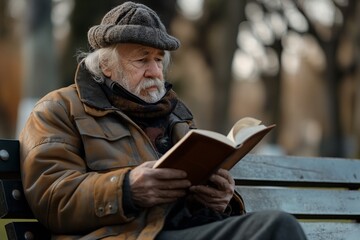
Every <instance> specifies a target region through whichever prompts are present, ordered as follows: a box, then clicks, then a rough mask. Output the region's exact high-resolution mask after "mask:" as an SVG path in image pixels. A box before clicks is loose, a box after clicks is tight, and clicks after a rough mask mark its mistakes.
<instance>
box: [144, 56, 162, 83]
mask: <svg viewBox="0 0 360 240" xmlns="http://www.w3.org/2000/svg"><path fill="white" fill-rule="evenodd" d="M162 70H163V69H162V63H161V62H158V61H156V60H152V61H149V62H148V63H147V66H146V70H145V73H144V76H145V77H146V78H160V79H161V77H162Z"/></svg>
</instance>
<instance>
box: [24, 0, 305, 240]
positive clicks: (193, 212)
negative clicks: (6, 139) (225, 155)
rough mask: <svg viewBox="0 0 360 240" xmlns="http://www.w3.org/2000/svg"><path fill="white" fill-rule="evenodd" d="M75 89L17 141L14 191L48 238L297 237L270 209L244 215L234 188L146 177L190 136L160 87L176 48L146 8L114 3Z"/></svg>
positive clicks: (168, 172)
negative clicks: (17, 186) (20, 192)
mask: <svg viewBox="0 0 360 240" xmlns="http://www.w3.org/2000/svg"><path fill="white" fill-rule="evenodd" d="M88 40H89V43H90V45H91V47H92V51H91V52H90V53H88V54H84V56H83V58H82V60H81V61H80V63H79V65H78V69H77V72H76V76H75V84H73V85H71V86H69V87H66V88H62V89H59V90H56V91H53V92H51V93H49V94H48V95H47V96H45V97H44V98H42V99H41V100H40V101H39V102H38V103H37V104H36V106H35V107H34V109H33V112H32V113H31V115H30V117H29V119H28V121H27V124H26V126H25V127H24V129H23V131H22V133H21V136H20V142H21V169H22V173H23V175H22V179H23V185H24V192H25V195H26V197H27V200H28V202H29V204H30V206H31V208H32V210H33V212H34V214H35V216H36V217H37V218H38V220H39V221H40V222H41V223H43V224H44V225H45V226H46V227H48V228H49V229H50V230H51V231H52V232H53V234H54V239H79V238H82V239H204V240H205V239H305V236H304V234H303V232H302V230H301V228H300V227H299V224H298V223H297V222H296V220H295V219H294V218H293V217H292V216H290V215H288V214H285V213H281V212H261V213H251V214H245V211H244V205H243V202H242V200H241V197H240V196H239V195H238V194H237V193H236V192H234V180H233V178H232V177H231V175H230V173H229V172H228V171H225V170H223V169H220V170H219V171H218V172H216V173H215V174H213V175H212V176H211V178H210V179H209V180H210V181H211V182H212V184H211V185H210V186H190V182H189V180H187V178H186V173H185V172H183V171H180V170H175V169H153V168H152V166H153V164H154V163H155V161H156V159H158V158H159V157H160V156H161V155H162V154H164V153H165V152H166V151H167V150H169V149H170V148H171V147H172V146H173V145H174V143H176V142H177V141H178V140H179V139H180V138H181V137H182V136H184V134H185V133H186V132H187V131H189V129H191V128H194V127H195V126H194V122H193V117H192V114H191V112H190V111H189V109H188V108H187V107H186V106H185V105H184V103H183V102H181V101H180V99H178V97H177V96H176V94H175V92H174V91H173V90H172V89H171V84H169V83H168V82H166V81H165V77H164V73H165V72H166V69H167V67H168V64H169V61H170V53H169V51H172V50H176V49H177V48H178V47H179V41H178V40H177V39H176V38H174V37H172V36H170V35H169V34H168V33H167V32H166V29H165V27H164V25H163V24H162V23H161V21H160V19H159V18H158V16H157V15H156V13H155V12H154V11H152V10H151V9H149V8H148V7H146V6H144V5H141V4H136V3H133V2H126V3H124V4H122V5H120V6H118V7H115V8H114V9H112V10H111V11H110V12H108V13H107V14H106V15H105V16H104V18H103V19H102V21H101V23H100V25H97V26H94V27H92V28H91V29H90V30H89V32H88Z"/></svg>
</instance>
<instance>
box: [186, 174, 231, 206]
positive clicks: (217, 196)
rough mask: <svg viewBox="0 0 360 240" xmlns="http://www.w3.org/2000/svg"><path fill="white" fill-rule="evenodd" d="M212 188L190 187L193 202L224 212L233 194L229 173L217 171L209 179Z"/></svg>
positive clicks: (202, 186)
mask: <svg viewBox="0 0 360 240" xmlns="http://www.w3.org/2000/svg"><path fill="white" fill-rule="evenodd" d="M209 180H210V181H211V182H212V183H213V186H204V185H198V186H192V187H190V191H191V192H192V193H193V194H194V198H195V200H197V201H198V202H200V203H202V204H203V205H204V206H206V207H208V208H210V209H213V210H214V211H217V212H224V211H225V209H226V207H227V205H228V204H229V202H230V200H231V198H232V197H233V194H234V189H235V181H234V179H233V178H232V176H231V175H230V173H229V171H227V170H225V169H219V170H218V171H217V172H216V173H214V174H213V175H211V177H210V179H209Z"/></svg>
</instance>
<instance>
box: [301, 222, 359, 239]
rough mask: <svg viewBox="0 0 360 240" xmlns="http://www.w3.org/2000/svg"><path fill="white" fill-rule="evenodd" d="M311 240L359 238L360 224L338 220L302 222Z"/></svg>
mask: <svg viewBox="0 0 360 240" xmlns="http://www.w3.org/2000/svg"><path fill="white" fill-rule="evenodd" d="M300 223H301V225H302V227H303V229H304V231H305V234H306V236H307V237H308V239H309V240H312V239H316V240H358V239H359V238H360V224H358V223H336V222H300Z"/></svg>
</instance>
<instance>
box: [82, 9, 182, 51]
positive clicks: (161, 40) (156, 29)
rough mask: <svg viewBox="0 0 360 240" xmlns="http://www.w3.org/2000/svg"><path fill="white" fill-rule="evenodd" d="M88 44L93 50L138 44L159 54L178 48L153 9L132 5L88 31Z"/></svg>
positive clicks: (109, 14) (110, 12)
mask: <svg viewBox="0 0 360 240" xmlns="http://www.w3.org/2000/svg"><path fill="white" fill-rule="evenodd" d="M88 41H89V44H90V46H91V47H92V48H93V49H99V48H103V47H107V46H109V45H112V44H115V43H138V44H142V45H145V46H149V47H154V48H158V49H162V50H176V49H177V48H179V46H180V42H179V40H178V39H176V38H175V37H173V36H171V35H169V34H168V33H167V32H166V28H165V26H164V24H163V23H162V22H161V20H160V18H159V17H158V15H157V14H156V13H155V12H154V11H153V10H152V9H150V8H149V7H147V6H145V5H143V4H139V3H134V2H125V3H123V4H121V5H119V6H117V7H115V8H113V9H112V10H110V11H109V12H108V13H107V14H105V16H104V17H103V19H102V21H101V23H100V25H96V26H93V27H91V28H90V30H89V31H88Z"/></svg>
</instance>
